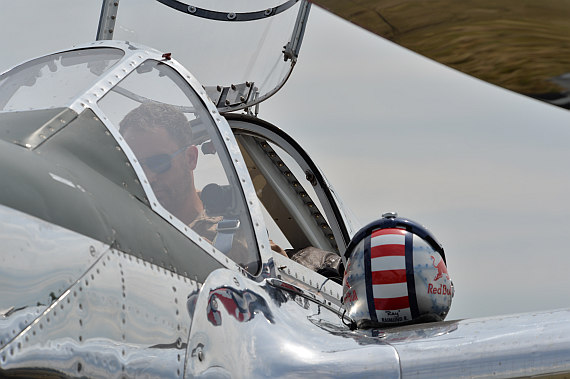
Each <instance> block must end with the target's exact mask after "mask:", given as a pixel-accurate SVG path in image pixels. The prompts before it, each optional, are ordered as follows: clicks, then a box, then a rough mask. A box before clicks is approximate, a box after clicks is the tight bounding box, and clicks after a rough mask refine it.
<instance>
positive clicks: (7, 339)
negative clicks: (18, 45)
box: [0, 0, 570, 378]
mask: <svg viewBox="0 0 570 379" xmlns="http://www.w3.org/2000/svg"><path fill="white" fill-rule="evenodd" d="M102 3H103V4H102V8H101V15H100V19H99V26H98V32H97V41H96V42H92V43H87V44H80V45H75V46H74V47H72V48H68V49H65V50H60V51H59V52H56V53H53V54H49V55H44V56H42V57H40V58H36V59H33V60H30V61H28V62H26V63H23V64H20V65H18V66H16V67H14V68H12V69H10V70H8V71H5V72H4V73H1V74H0V176H1V177H2V180H0V224H1V225H2V233H3V235H2V244H1V246H0V377H5V376H11V375H12V376H16V377H34V376H42V377H46V376H48V377H55V376H58V377H59V376H64V377H104V378H106V377H116V378H118V377H121V378H123V377H157V378H165V377H172V378H182V377H185V378H190V377H192V378H194V377H201V378H205V377H208V378H211V377H290V376H299V375H305V376H306V375H309V376H317V375H318V376H323V375H325V376H331V377H378V376H381V377H391V378H399V377H405V376H418V375H420V376H422V375H423V376H425V375H427V376H437V377H456V376H457V374H458V373H459V374H463V375H467V376H473V375H475V376H491V375H492V376H496V375H499V376H504V377H509V376H513V375H510V374H516V375H515V376H517V377H521V376H525V377H526V376H529V377H530V376H537V375H542V374H545V373H552V372H554V371H552V370H553V369H555V370H558V371H555V373H557V374H558V373H561V372H563V373H567V372H569V370H570V369H568V366H569V365H568V359H567V357H568V351H569V350H570V342H569V338H567V336H568V335H570V333H568V325H569V323H568V319H569V317H570V316H569V315H570V311H569V310H561V311H557V312H553V313H538V314H529V315H526V316H525V315H523V316H520V315H515V316H508V317H504V318H502V317H496V318H485V319H481V320H458V321H450V322H441V321H443V320H444V319H445V317H446V316H447V315H448V311H449V309H450V306H451V301H452V298H453V296H454V293H455V287H454V285H453V282H452V280H451V277H450V274H449V272H448V270H447V261H446V254H445V252H444V249H443V246H442V245H441V244H440V243H439V242H438V241H437V240H436V239H435V237H434V236H433V234H432V233H431V232H430V231H429V230H427V229H426V228H425V227H424V226H422V225H421V224H418V223H416V222H414V221H412V220H409V219H405V218H400V217H398V216H397V214H396V213H394V212H389V213H384V214H383V215H382V218H379V219H378V220H375V221H373V222H371V223H369V224H367V225H365V226H364V227H361V226H360V225H359V224H358V222H356V221H355V218H354V216H352V214H351V213H350V212H349V211H348V210H347V209H346V207H345V206H344V205H343V203H342V201H341V200H340V198H339V197H338V195H337V193H336V192H335V190H334V188H333V187H332V186H331V185H330V184H329V182H328V181H327V180H326V178H325V176H324V174H323V173H322V172H321V170H320V169H319V168H318V166H317V165H316V164H315V163H314V162H313V161H312V160H311V158H310V157H309V155H308V154H307V152H306V151H305V150H304V149H303V148H302V147H301V146H300V145H299V144H298V143H297V142H296V141H295V140H294V139H293V138H291V137H290V136H289V135H288V134H287V133H286V132H285V131H283V130H282V129H280V128H279V127H277V126H275V125H272V124H270V123H268V122H266V121H264V120H262V119H260V118H259V117H258V105H259V103H261V102H262V101H263V100H265V99H267V98H269V97H270V96H272V95H273V94H274V93H276V92H277V91H278V90H279V89H280V88H281V87H282V86H283V84H284V83H285V81H286V80H287V78H288V77H289V75H290V74H291V70H292V68H293V66H294V65H295V63H296V60H297V57H298V52H299V48H300V44H301V40H302V37H303V33H304V28H305V25H306V22H307V19H308V12H309V8H310V6H311V3H310V2H308V1H307V0H287V1H285V0H274V1H271V2H269V3H268V2H267V1H265V0H263V1H262V0H255V1H247V2H242V3H243V4H238V2H235V1H233V0H232V1H230V0H223V1H221V2H211V1H206V0H197V1H195V2H194V3H193V4H185V3H183V2H181V1H178V0H121V12H123V11H125V13H122V14H124V16H121V18H120V19H118V18H117V15H118V3H119V1H116V0H103V1H102ZM267 6H270V7H269V8H267ZM70 9H71V8H70ZM66 10H67V9H66ZM295 10H296V12H294V11H295ZM275 16H277V17H275ZM189 20H191V22H189ZM50 22H52V23H53V21H52V20H50ZM212 26H213V27H214V29H215V32H213V33H210V34H211V36H210V34H208V33H209V31H211V30H212V29H211V28H212ZM236 26H237V28H236V29H234V27H236ZM207 27H209V28H210V29H207ZM238 30H239V31H238ZM204 36H208V38H203V37H204ZM210 37H211V38H210ZM113 38H118V39H121V40H122V41H119V40H114V39H113ZM126 41H129V42H126ZM181 43H183V44H184V46H182V49H178V48H176V49H171V47H177V46H173V45H180V44H181ZM149 45H151V46H154V48H151V47H148V46H149ZM178 47H179V46H178ZM171 52H172V54H171ZM182 62H183V63H184V65H185V66H186V67H188V68H189V69H190V70H192V72H191V71H189V70H188V69H187V68H185V66H183V64H182ZM232 71H233V72H232ZM203 84H204V85H203ZM237 112H243V113H237ZM529 325H532V327H530V328H529ZM545 326H548V327H545ZM561 335H562V336H563V337H564V338H561V337H560V336H561ZM552 341H555V343H553V342H552ZM513 346H516V349H514V350H513ZM515 350H516V351H515ZM528 351H531V352H532V354H531V355H532V357H530V355H529V354H527V353H525V352H528ZM465 357H471V358H473V359H464V358H465ZM529 358H532V360H534V361H535V363H536V364H535V367H534V366H533V365H532V364H531V365H530V366H533V367H527V366H528V365H527V362H529V361H530V359H529ZM539 361H541V362H539ZM539 363H540V364H539ZM560 363H563V364H560ZM519 368H522V370H519Z"/></svg>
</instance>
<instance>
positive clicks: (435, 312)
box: [343, 213, 454, 328]
mask: <svg viewBox="0 0 570 379" xmlns="http://www.w3.org/2000/svg"><path fill="white" fill-rule="evenodd" d="M345 256H346V257H347V266H346V269H345V272H344V278H343V303H344V307H345V310H346V315H347V316H348V317H349V318H350V319H352V320H353V321H355V322H356V324H357V326H358V327H359V328H366V327H375V326H390V325H394V326H395V325H405V324H412V323H419V322H428V321H441V320H443V319H444V318H445V316H447V313H448V312H449V308H450V307H451V299H452V297H453V292H454V290H453V283H452V282H451V279H450V278H449V274H448V273H447V266H446V261H445V253H444V251H443V247H442V246H441V245H440V244H439V243H438V242H437V241H436V239H435V238H434V237H433V235H432V234H431V233H430V232H429V231H428V230H427V229H426V228H424V227H423V226H421V225H420V224H418V223H416V222H414V221H411V220H408V219H404V218H398V217H396V214H395V213H389V214H385V215H383V218H382V219H380V220H377V221H374V222H372V223H370V224H368V225H367V226H365V227H364V228H362V229H361V230H360V231H359V232H358V233H356V235H355V236H354V238H353V239H352V241H351V242H350V244H349V245H348V248H347V250H346V255H345Z"/></svg>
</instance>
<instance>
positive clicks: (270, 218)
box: [0, 41, 356, 303]
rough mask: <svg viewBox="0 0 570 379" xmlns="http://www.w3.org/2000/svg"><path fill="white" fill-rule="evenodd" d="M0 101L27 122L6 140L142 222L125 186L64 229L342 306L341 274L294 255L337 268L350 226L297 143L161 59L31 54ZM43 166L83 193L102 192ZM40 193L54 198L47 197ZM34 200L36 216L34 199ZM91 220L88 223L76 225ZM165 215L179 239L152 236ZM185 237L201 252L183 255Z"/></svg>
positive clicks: (122, 52) (97, 48) (169, 263)
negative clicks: (322, 296) (75, 172)
mask: <svg viewBox="0 0 570 379" xmlns="http://www.w3.org/2000/svg"><path fill="white" fill-rule="evenodd" d="M46 95H49V96H46ZM0 105H1V106H2V109H1V113H0V118H3V119H5V120H9V119H10V118H13V119H15V117H16V116H20V117H21V119H24V120H25V119H28V120H30V122H28V123H26V124H25V125H24V123H23V122H22V121H19V122H18V125H17V126H14V125H12V124H6V125H10V126H7V127H4V130H3V131H2V134H1V137H2V138H3V139H4V140H6V141H9V142H11V143H14V144H16V145H20V147H24V148H26V149H28V150H32V151H34V152H37V153H38V154H42V155H43V156H44V158H45V159H46V160H49V159H50V157H51V156H52V154H58V155H59V154H62V151H64V152H65V153H66V154H70V155H71V157H70V161H71V162H74V163H73V164H74V165H75V164H79V162H80V163H81V164H82V165H84V166H85V170H83V172H85V175H86V176H87V175H88V174H87V172H88V171H96V172H97V173H98V174H99V175H102V176H104V177H105V178H106V179H107V180H108V181H110V182H114V183H115V184H119V185H120V187H121V188H122V189H123V190H124V191H125V193H126V194H127V196H128V198H129V202H132V201H133V200H136V202H137V203H138V205H137V207H138V208H139V209H141V208H142V207H143V206H144V207H145V208H146V209H145V210H141V213H142V214H146V215H147V216H146V218H143V220H145V222H142V223H141V222H140V221H137V220H136V219H134V218H131V219H130V220H125V219H124V218H125V214H120V209H121V208H123V207H127V205H126V203H125V202H124V201H122V200H120V199H121V198H123V197H124V194H123V195H121V196H115V197H114V198H115V200H113V201H112V203H115V204H116V206H112V207H111V208H110V209H101V207H95V209H89V213H87V214H86V213H84V212H85V207H86V204H82V205H81V206H80V207H78V208H77V212H76V216H70V215H66V216H65V217H64V218H63V219H62V220H57V221H58V222H59V223H62V224H63V225H66V226H67V227H69V228H70V229H72V230H76V231H80V232H82V233H84V234H86V235H89V236H91V237H93V238H97V239H100V240H105V241H108V242H109V243H115V244H117V245H119V246H121V248H122V249H123V250H124V251H127V252H132V253H134V254H135V255H138V256H139V257H140V258H142V259H148V260H149V261H150V262H154V263H156V264H158V265H160V266H163V267H165V268H168V269H173V270H175V271H177V272H180V273H186V275H189V276H190V277H193V276H194V277H197V278H202V277H205V276H207V274H208V273H209V272H210V271H211V270H212V269H214V268H215V267H228V268H231V269H234V270H240V271H242V272H243V273H244V274H246V275H248V276H249V277H251V278H258V279H261V278H265V277H277V278H282V279H286V280H287V281H290V282H293V283H296V284H297V285H299V286H301V287H303V286H304V287H306V288H312V289H317V290H320V291H322V292H323V293H326V294H327V297H329V298H330V300H331V301H335V302H337V303H339V301H340V297H341V287H340V283H341V281H342V271H340V272H338V271H336V272H334V273H333V274H329V275H328V276H329V277H326V276H323V275H320V274H318V273H317V272H316V271H318V269H323V268H326V267H325V266H327V265H328V263H327V262H325V261H324V258H323V259H322V261H321V262H316V263H315V264H313V266H312V267H311V268H307V267H305V266H304V265H303V264H299V263H297V262H295V261H293V260H291V259H289V258H291V257H292V256H293V255H294V254H295V253H297V252H299V251H301V250H303V249H305V248H308V247H311V248H315V249H318V250H320V251H322V252H326V254H328V255H329V256H328V258H327V260H328V261H331V259H332V260H333V261H336V262H337V266H341V267H342V265H338V263H339V262H340V261H341V257H340V255H341V254H342V253H343V252H344V251H345V249H346V246H347V244H348V242H349V240H350V237H351V236H352V235H353V234H354V232H355V229H356V227H355V222H354V221H353V219H352V218H351V216H350V213H349V212H347V211H345V210H344V207H343V206H342V203H341V202H340V200H339V199H338V197H337V196H336V194H335V192H334V190H333V189H332V187H331V186H330V184H328V182H327V181H326V179H325V178H324V176H323V174H322V173H321V172H320V170H319V169H318V167H317V166H316V165H315V164H314V163H313V162H312V161H311V159H310V158H309V156H308V155H307V153H306V152H305V151H304V150H303V149H302V148H301V147H300V146H299V145H298V144H297V143H296V142H295V141H294V140H293V139H292V138H290V137H289V136H288V135H287V134H286V133H284V132H283V131H281V130H280V129H279V128H277V127H275V126H273V125H271V124H268V123H266V122H264V121H262V120H260V119H258V118H256V117H252V116H248V115H246V114H242V115H235V114H227V115H225V117H224V116H222V115H221V114H220V113H219V111H218V109H217V108H216V106H215V105H214V103H213V101H212V100H211V98H209V97H208V94H207V93H206V91H205V90H204V88H203V87H201V85H200V84H199V83H198V82H197V80H196V79H195V78H194V77H193V76H192V75H191V74H190V73H189V72H188V71H186V69H184V68H183V67H182V66H181V65H180V64H179V63H177V62H176V61H175V60H174V59H172V58H171V56H170V55H169V54H163V53H160V52H158V51H155V50H152V49H149V48H147V47H144V46H140V47H139V46H137V45H135V44H132V43H126V42H116V41H112V42H111V41H106V42H96V43H93V44H91V45H85V46H82V47H78V48H76V49H73V50H69V51H64V52H61V53H57V54H53V55H48V56H46V57H42V58H38V59H36V60H33V61H30V62H28V63H26V64H24V65H21V66H18V67H16V68H15V69H13V70H11V71H8V72H7V73H5V74H4V75H3V76H2V77H1V78H0ZM226 117H227V118H226ZM86 120H89V125H91V126H90V127H86V126H84V125H83V123H84V122H85V121H86ZM80 123H81V126H76V127H74V124H75V125H79V124H80ZM56 147H57V151H58V152H57V153H56ZM87 168H88V170H87ZM69 171H71V170H69ZM69 171H68V172H69ZM80 171H81V170H80ZM50 174H51V178H52V179H53V180H55V181H59V182H63V183H66V184H68V185H69V186H70V187H71V186H73V187H76V188H81V189H83V190H84V191H85V192H83V193H84V194H90V193H91V191H96V192H98V191H105V190H104V188H103V186H101V185H99V184H98V185H97V186H96V188H95V189H93V188H90V187H89V185H88V184H86V183H83V182H82V179H81V178H70V177H68V176H67V175H68V174H65V173H64V174H58V173H53V172H51V173H50ZM71 183H72V184H71ZM114 191H116V190H115V189H113V190H112V191H109V195H108V196H109V197H112V196H114V195H113V192H114ZM43 197H44V198H45V199H44V201H45V202H48V201H49V200H48V197H49V193H48V194H46V195H44V196H43ZM86 200H87V201H86V203H87V204H89V199H88V198H87V199H86ZM38 201H39V202H40V203H41V200H36V201H35V202H36V203H38ZM87 207H88V208H91V207H89V206H87ZM29 208H30V209H32V210H33V212H35V213H36V214H37V215H38V216H42V215H41V214H39V212H40V211H39V210H41V209H43V208H44V207H42V206H41V204H35V205H33V204H31V205H29ZM123 209H124V208H123ZM149 210H150V211H152V213H153V214H154V215H156V216H158V218H160V219H161V220H160V221H158V218H157V217H155V216H154V215H153V216H152V217H151V216H150V215H149ZM58 217H60V216H57V215H49V219H50V220H53V221H55V219H57V218H58ZM86 217H87V218H91V219H92V222H91V223H86V222H85V221H79V220H80V219H85V218H86ZM97 221H98V222H97ZM163 222H167V223H169V224H170V225H171V230H170V232H169V233H168V234H173V235H176V238H169V237H167V236H166V235H163V234H166V233H165V232H164V231H163V232H156V231H153V227H156V224H157V223H163ZM128 224H130V225H131V227H129V228H128V229H133V228H134V229H135V230H138V232H137V237H136V238H134V237H133V235H132V233H130V231H131V230H127V227H126V225H128ZM184 239H186V240H187V241H188V242H190V244H191V245H192V246H194V247H199V249H195V252H194V253H191V252H188V250H191V249H189V248H188V247H186V246H185V243H184ZM188 242H186V243H188ZM163 244H166V247H161V248H159V245H163ZM168 245H170V246H168ZM301 263H303V262H301ZM204 265H205V266H206V267H209V269H206V270H203V268H204ZM323 272H326V270H325V271H321V273H323ZM329 279H332V280H329Z"/></svg>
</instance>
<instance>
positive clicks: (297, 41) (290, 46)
mask: <svg viewBox="0 0 570 379" xmlns="http://www.w3.org/2000/svg"><path fill="white" fill-rule="evenodd" d="M310 10H311V3H309V1H308V0H303V2H302V3H301V7H300V9H299V13H297V20H296V21H295V27H294V28H293V33H291V39H290V40H289V42H287V45H285V46H283V60H284V61H285V62H287V61H288V60H289V59H291V61H292V62H296V61H297V57H298V56H299V50H300V49H301V42H303V35H304V34H305V27H306V26H307V19H308V18H309V11H310Z"/></svg>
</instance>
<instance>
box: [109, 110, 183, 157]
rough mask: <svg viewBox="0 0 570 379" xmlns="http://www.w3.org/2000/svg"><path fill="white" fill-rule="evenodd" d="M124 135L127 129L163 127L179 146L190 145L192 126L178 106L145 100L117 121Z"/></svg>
mask: <svg viewBox="0 0 570 379" xmlns="http://www.w3.org/2000/svg"><path fill="white" fill-rule="evenodd" d="M119 126H120V128H121V133H122V134H123V135H124V134H125V133H126V132H127V130H128V129H130V128H136V129H139V130H153V129H156V128H159V127H164V128H165V129H166V130H167V131H168V133H169V134H170V136H171V137H172V139H173V140H174V141H176V142H177V143H178V145H179V146H181V147H182V146H189V145H192V128H191V127H190V123H189V122H188V119H187V118H186V116H185V115H184V113H182V112H181V111H180V110H179V109H178V108H176V107H175V106H173V105H170V104H164V103H158V102H154V101H147V102H144V103H142V104H141V105H140V106H139V107H137V108H135V109H133V110H131V111H130V112H129V113H127V115H126V116H125V117H124V118H123V120H122V121H121V122H120V123H119Z"/></svg>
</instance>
